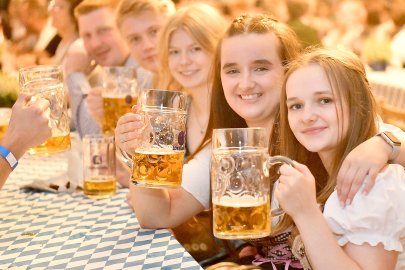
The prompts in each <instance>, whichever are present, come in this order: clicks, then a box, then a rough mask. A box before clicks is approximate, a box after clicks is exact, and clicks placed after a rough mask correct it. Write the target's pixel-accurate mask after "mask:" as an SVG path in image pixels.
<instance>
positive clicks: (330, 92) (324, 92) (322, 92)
mask: <svg viewBox="0 0 405 270" xmlns="http://www.w3.org/2000/svg"><path fill="white" fill-rule="evenodd" d="M314 94H315V95H316V96H320V95H325V94H332V95H333V92H332V91H316V92H315V93H314ZM297 99H299V98H297V97H291V98H287V100H286V102H289V101H294V100H297Z"/></svg>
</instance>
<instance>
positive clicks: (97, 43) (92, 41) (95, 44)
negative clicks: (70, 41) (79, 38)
mask: <svg viewBox="0 0 405 270" xmlns="http://www.w3.org/2000/svg"><path fill="white" fill-rule="evenodd" d="M86 42H87V43H88V44H89V47H90V48H91V49H92V50H93V51H96V50H97V49H98V48H99V47H101V46H102V45H103V42H102V41H101V39H100V38H99V37H98V36H97V35H93V36H92V37H90V38H89V39H88V40H87V41H86Z"/></svg>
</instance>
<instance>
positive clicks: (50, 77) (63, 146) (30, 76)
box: [19, 65, 70, 155]
mask: <svg viewBox="0 0 405 270" xmlns="http://www.w3.org/2000/svg"><path fill="white" fill-rule="evenodd" d="M19 84H20V92H22V93H28V94H31V95H32V97H31V100H32V101H34V100H36V99H40V98H44V99H47V100H48V101H49V104H50V106H49V111H48V113H49V125H50V127H51V128H52V137H51V138H49V139H48V140H46V141H45V142H44V143H43V144H41V145H39V146H36V147H34V148H31V149H30V150H29V151H28V152H29V153H31V154H39V155H50V154H54V153H58V152H62V151H64V150H67V149H70V127H69V116H68V113H67V103H66V96H65V90H64V87H63V72H62V68H61V67H60V66H53V65H50V66H34V67H28V68H22V69H20V70H19Z"/></svg>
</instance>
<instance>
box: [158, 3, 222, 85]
mask: <svg viewBox="0 0 405 270" xmlns="http://www.w3.org/2000/svg"><path fill="white" fill-rule="evenodd" d="M225 27H226V21H225V19H224V18H223V17H222V15H221V14H220V13H219V11H218V10H217V9H215V8H214V7H212V6H210V5H207V4H203V3H194V4H191V5H189V6H184V7H182V8H181V9H179V10H178V11H177V12H176V14H174V15H173V16H172V17H170V18H169V20H168V21H167V22H166V24H165V26H164V28H163V29H162V32H161V36H160V43H161V46H160V47H159V60H160V68H159V88H162V89H172V90H176V89H177V90H179V89H181V88H182V86H181V85H180V84H179V83H178V82H177V81H176V80H175V79H174V78H173V76H172V75H171V73H170V69H169V61H168V59H169V43H170V38H171V36H172V34H173V32H175V31H176V30H178V29H183V30H185V31H187V33H189V34H190V35H191V36H192V38H193V39H194V40H195V41H196V42H197V43H198V44H199V45H200V46H201V47H202V48H203V50H204V51H206V52H207V53H208V54H211V55H212V56H213V55H214V52H215V49H216V46H217V43H218V41H219V39H220V38H221V37H222V35H223V33H224V32H225V30H226V29H225ZM207 85H209V82H207Z"/></svg>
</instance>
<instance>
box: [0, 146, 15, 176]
mask: <svg viewBox="0 0 405 270" xmlns="http://www.w3.org/2000/svg"><path fill="white" fill-rule="evenodd" d="M0 156H2V157H4V158H5V159H6V160H7V162H8V164H10V167H11V169H12V170H14V169H15V167H17V165H18V160H17V159H16V158H15V156H14V155H13V153H11V152H10V150H8V149H7V148H5V147H4V146H1V145H0Z"/></svg>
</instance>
